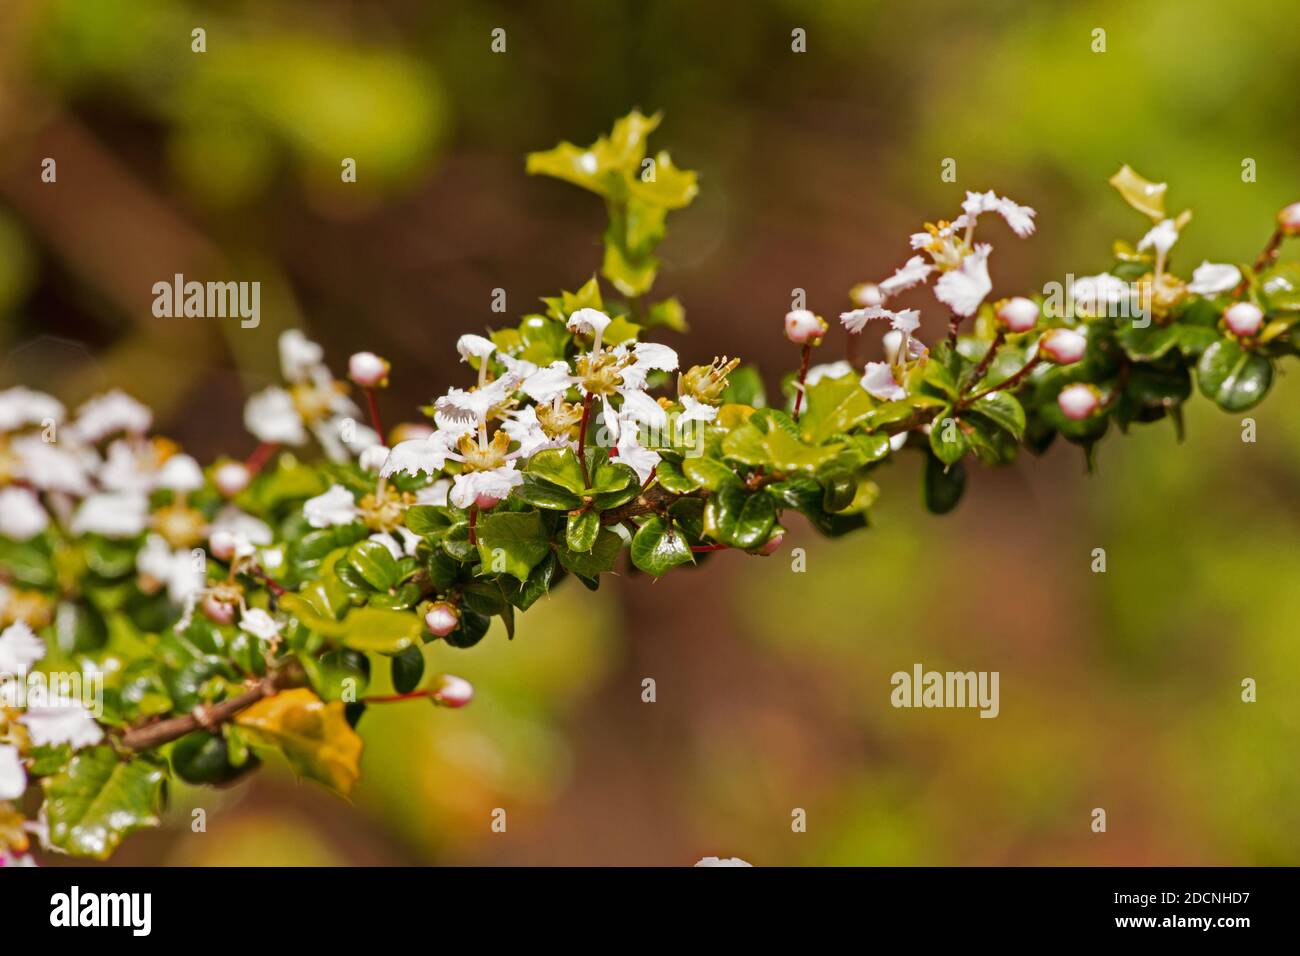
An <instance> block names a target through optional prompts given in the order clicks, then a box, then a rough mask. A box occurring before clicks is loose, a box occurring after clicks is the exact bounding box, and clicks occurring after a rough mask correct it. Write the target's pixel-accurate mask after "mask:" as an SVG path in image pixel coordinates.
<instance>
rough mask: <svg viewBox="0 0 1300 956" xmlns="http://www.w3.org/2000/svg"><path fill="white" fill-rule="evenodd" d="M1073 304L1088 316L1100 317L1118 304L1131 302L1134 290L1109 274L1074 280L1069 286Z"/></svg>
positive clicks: (1102, 273) (1103, 273) (1104, 273)
mask: <svg viewBox="0 0 1300 956" xmlns="http://www.w3.org/2000/svg"><path fill="white" fill-rule="evenodd" d="M1070 295H1071V297H1072V298H1073V299H1074V302H1075V304H1076V305H1077V306H1078V307H1079V308H1080V309H1081V310H1082V311H1083V312H1085V313H1087V314H1088V315H1100V314H1102V313H1103V312H1107V311H1109V310H1110V309H1111V308H1112V307H1115V306H1118V305H1119V304H1120V303H1122V302H1124V301H1125V300H1128V301H1129V302H1130V303H1131V302H1132V300H1133V296H1134V289H1133V287H1132V286H1130V285H1129V284H1128V283H1127V282H1125V281H1124V280H1123V279H1120V278H1119V277H1118V276H1113V275H1111V274H1110V273H1109V272H1101V273H1098V274H1097V275H1095V276H1084V277H1083V278H1081V279H1075V280H1074V283H1073V284H1072V285H1071V286H1070Z"/></svg>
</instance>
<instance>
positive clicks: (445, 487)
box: [415, 478, 451, 508]
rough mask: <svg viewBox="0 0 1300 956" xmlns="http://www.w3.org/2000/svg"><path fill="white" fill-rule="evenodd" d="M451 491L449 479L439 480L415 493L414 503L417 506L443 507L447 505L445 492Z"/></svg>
mask: <svg viewBox="0 0 1300 956" xmlns="http://www.w3.org/2000/svg"><path fill="white" fill-rule="evenodd" d="M449 491H451V479H450V478H439V479H438V480H437V481H435V482H434V483H433V484H431V485H428V486H426V487H424V488H421V489H420V490H419V491H417V492H416V493H415V503H416V504H417V505H437V506H438V507H440V508H441V507H445V506H446V504H447V492H449Z"/></svg>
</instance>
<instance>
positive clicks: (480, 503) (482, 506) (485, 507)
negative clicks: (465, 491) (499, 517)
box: [474, 495, 501, 511]
mask: <svg viewBox="0 0 1300 956" xmlns="http://www.w3.org/2000/svg"><path fill="white" fill-rule="evenodd" d="M499 504H501V499H500V498H496V497H494V496H492V495H479V496H478V497H477V498H475V499H474V506H475V507H476V508H478V510H479V511H489V510H491V509H492V508H495V507H496V506H497V505H499Z"/></svg>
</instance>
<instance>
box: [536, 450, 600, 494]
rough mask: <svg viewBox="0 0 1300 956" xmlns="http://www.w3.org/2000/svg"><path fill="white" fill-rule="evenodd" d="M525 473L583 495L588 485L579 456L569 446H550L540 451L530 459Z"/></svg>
mask: <svg viewBox="0 0 1300 956" xmlns="http://www.w3.org/2000/svg"><path fill="white" fill-rule="evenodd" d="M524 473H525V474H526V475H532V476H534V477H535V478H540V479H542V480H544V481H548V482H550V483H551V484H553V485H556V486H558V487H560V488H563V489H564V490H566V491H570V492H572V493H573V494H575V495H581V494H582V493H583V491H585V490H586V487H587V483H586V481H585V480H584V479H583V475H582V466H581V465H580V464H579V463H578V457H577V455H575V454H574V453H573V451H572V450H571V449H568V448H548V449H546V450H544V451H539V452H538V453H537V454H535V455H533V457H532V458H530V459H528V465H527V467H525V468H524Z"/></svg>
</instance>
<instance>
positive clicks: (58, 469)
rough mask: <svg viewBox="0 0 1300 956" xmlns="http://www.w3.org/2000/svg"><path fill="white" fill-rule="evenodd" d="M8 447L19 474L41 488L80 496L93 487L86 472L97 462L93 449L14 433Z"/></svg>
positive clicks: (29, 482)
mask: <svg viewBox="0 0 1300 956" xmlns="http://www.w3.org/2000/svg"><path fill="white" fill-rule="evenodd" d="M9 450H10V451H12V452H13V453H14V456H15V457H16V458H17V459H18V468H17V472H18V475H19V477H21V478H24V479H26V481H27V482H28V484H30V485H33V486H34V487H36V488H39V489H41V490H42V491H62V492H65V493H67V494H70V495H77V496H81V495H88V494H90V492H91V491H92V490H93V488H92V485H91V483H90V473H91V470H92V469H93V468H94V467H96V465H97V464H98V457H97V456H96V455H95V454H94V453H93V452H90V451H86V450H84V449H83V450H75V449H74V448H70V447H67V446H63V445H57V444H54V443H53V442H47V441H42V440H41V436H40V435H37V434H27V435H20V436H18V437H17V438H15V439H13V440H12V441H10V443H9Z"/></svg>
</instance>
